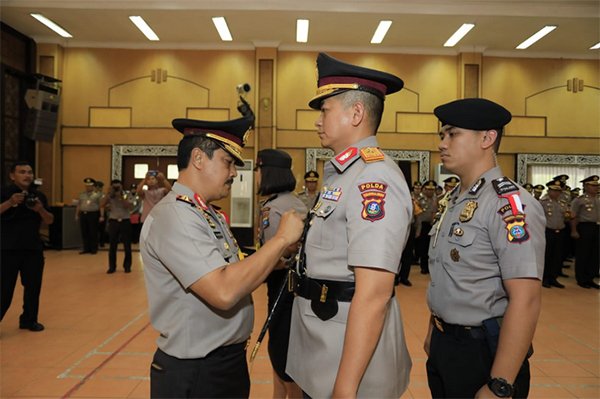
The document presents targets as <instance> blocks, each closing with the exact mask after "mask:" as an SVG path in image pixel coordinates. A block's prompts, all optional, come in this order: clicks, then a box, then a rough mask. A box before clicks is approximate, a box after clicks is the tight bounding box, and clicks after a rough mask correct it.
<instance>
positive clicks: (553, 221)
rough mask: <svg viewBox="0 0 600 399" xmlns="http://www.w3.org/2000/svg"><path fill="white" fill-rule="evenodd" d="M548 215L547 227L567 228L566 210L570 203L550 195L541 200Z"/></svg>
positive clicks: (553, 228)
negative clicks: (554, 198)
mask: <svg viewBox="0 0 600 399" xmlns="http://www.w3.org/2000/svg"><path fill="white" fill-rule="evenodd" d="M540 204H541V205H542V208H544V214H545V216H546V228H547V229H551V230H562V229H564V228H565V212H567V210H568V205H567V204H565V203H564V202H562V201H555V200H552V199H550V197H548V198H545V199H542V200H540Z"/></svg>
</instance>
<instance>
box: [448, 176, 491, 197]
mask: <svg viewBox="0 0 600 399" xmlns="http://www.w3.org/2000/svg"><path fill="white" fill-rule="evenodd" d="M484 184H485V178H483V177H482V178H481V179H479V180H477V181H476V182H475V184H473V185H472V186H471V189H470V190H469V194H471V195H475V194H477V191H479V190H481V187H483V185H484ZM457 187H458V186H456V187H454V189H453V190H452V191H454V190H456V188H457Z"/></svg>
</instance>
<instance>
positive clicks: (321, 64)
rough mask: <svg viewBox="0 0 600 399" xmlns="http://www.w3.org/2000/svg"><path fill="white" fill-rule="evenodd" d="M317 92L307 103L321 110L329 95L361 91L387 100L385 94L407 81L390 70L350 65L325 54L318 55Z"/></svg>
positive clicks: (392, 91)
mask: <svg viewBox="0 0 600 399" xmlns="http://www.w3.org/2000/svg"><path fill="white" fill-rule="evenodd" d="M317 71H318V74H319V77H318V81H317V86H318V87H317V94H316V96H315V97H313V98H312V100H310V102H309V103H308V106H309V107H311V108H313V109H320V107H321V102H322V101H323V100H325V99H326V98H328V97H331V96H335V95H338V94H341V93H344V92H346V91H348V90H361V91H366V92H369V93H371V94H374V95H376V96H377V97H379V98H381V100H385V96H386V94H392V93H395V92H397V91H400V90H401V89H402V87H404V82H403V81H402V79H400V78H399V77H397V76H394V75H392V74H390V73H386V72H381V71H377V70H375V69H369V68H364V67H360V66H356V65H352V64H347V63H345V62H342V61H340V60H337V59H335V58H333V57H331V56H329V55H327V54H325V53H319V55H318V56H317Z"/></svg>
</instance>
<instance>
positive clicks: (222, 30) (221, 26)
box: [212, 17, 233, 42]
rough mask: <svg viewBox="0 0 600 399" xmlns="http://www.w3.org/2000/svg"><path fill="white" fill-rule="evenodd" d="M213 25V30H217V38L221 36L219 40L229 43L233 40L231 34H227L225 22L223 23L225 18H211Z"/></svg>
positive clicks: (227, 28)
mask: <svg viewBox="0 0 600 399" xmlns="http://www.w3.org/2000/svg"><path fill="white" fill-rule="evenodd" d="M212 21H213V24H215V28H217V32H219V36H221V40H223V41H224V42H230V41H232V40H233V37H231V32H229V27H228V26H227V21H225V17H213V19H212Z"/></svg>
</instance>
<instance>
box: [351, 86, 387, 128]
mask: <svg viewBox="0 0 600 399" xmlns="http://www.w3.org/2000/svg"><path fill="white" fill-rule="evenodd" d="M341 96H342V97H341V99H342V103H343V104H344V106H345V107H349V106H351V105H353V104H354V103H357V102H361V103H362V104H363V105H364V107H365V110H366V113H367V115H368V121H369V123H370V125H371V127H372V128H373V131H374V132H375V133H377V130H378V129H379V125H380V124H381V117H382V116H383V100H382V99H381V98H379V97H377V96H376V95H374V94H372V93H369V92H368V91H361V90H348V91H347V92H345V93H342V94H341Z"/></svg>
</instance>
